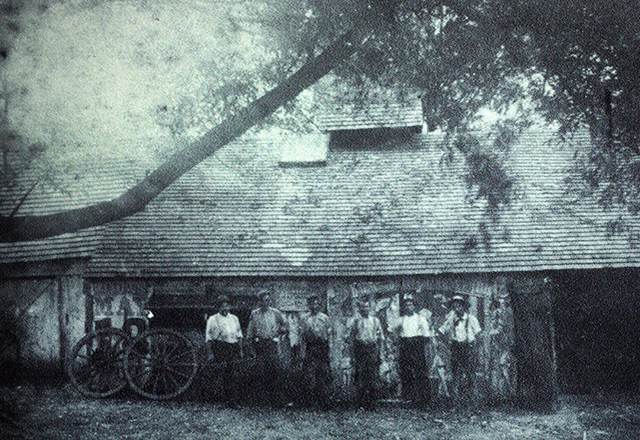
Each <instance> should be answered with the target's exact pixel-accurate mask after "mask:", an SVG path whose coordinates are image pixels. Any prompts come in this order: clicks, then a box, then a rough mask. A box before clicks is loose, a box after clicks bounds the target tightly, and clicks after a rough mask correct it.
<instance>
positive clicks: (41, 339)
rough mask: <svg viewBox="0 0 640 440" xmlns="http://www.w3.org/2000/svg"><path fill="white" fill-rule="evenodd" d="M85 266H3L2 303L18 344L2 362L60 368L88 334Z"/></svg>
mask: <svg viewBox="0 0 640 440" xmlns="http://www.w3.org/2000/svg"><path fill="white" fill-rule="evenodd" d="M82 269H83V263H81V262H68V263H67V264H61V263H60V262H56V263H52V264H49V263H38V264H28V265H21V266H20V267H14V268H13V270H10V269H8V268H4V271H5V272H4V275H3V279H2V280H0V301H1V302H2V308H3V311H4V312H5V313H7V315H6V318H5V319H7V320H8V321H7V322H11V324H10V327H11V328H12V331H13V332H15V335H16V337H17V344H16V346H15V347H9V348H8V349H7V350H5V352H4V353H2V356H3V359H4V360H11V361H16V362H18V363H20V364H22V365H24V366H26V367H37V368H41V367H46V368H53V369H59V368H60V367H61V366H62V362H61V361H62V360H63V359H65V357H66V356H67V355H68V354H69V353H70V352H71V349H72V347H73V344H75V342H77V341H78V340H79V339H80V338H81V337H82V336H83V335H84V332H85V313H86V298H85V295H84V279H83V277H82V275H81V274H82ZM5 275H6V276H5ZM3 324H4V323H3ZM8 358H10V359H8Z"/></svg>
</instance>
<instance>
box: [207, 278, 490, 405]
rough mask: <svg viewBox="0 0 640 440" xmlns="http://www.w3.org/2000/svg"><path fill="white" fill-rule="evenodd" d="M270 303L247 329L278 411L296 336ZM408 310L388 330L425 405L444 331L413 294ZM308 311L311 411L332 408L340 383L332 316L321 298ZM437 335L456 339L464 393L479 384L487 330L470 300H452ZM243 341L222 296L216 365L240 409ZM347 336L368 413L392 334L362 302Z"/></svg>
mask: <svg viewBox="0 0 640 440" xmlns="http://www.w3.org/2000/svg"><path fill="white" fill-rule="evenodd" d="M270 302H271V294H270V292H268V291H262V292H260V294H259V307H258V308H256V309H255V310H253V311H252V313H251V317H250V319H249V325H248V327H247V334H246V337H247V342H248V343H247V347H248V348H249V350H250V351H251V352H252V354H253V356H255V359H256V361H257V371H258V372H259V374H258V383H257V384H256V387H257V388H258V389H257V391H258V393H259V395H261V396H265V397H266V398H268V399H269V401H270V403H271V404H273V405H276V406H282V405H284V404H285V403H286V400H287V398H286V396H285V393H284V374H283V373H284V372H283V369H282V367H281V361H280V355H279V352H278V342H279V340H280V338H282V337H283V336H284V335H286V334H287V333H288V331H289V327H288V323H287V319H286V317H285V316H284V314H283V313H282V312H280V311H279V310H278V309H276V308H274V307H271V305H270ZM401 305H402V307H401V309H402V310H401V313H400V316H399V318H398V319H397V320H395V321H394V322H390V323H389V327H388V331H389V332H393V333H395V334H396V335H397V337H398V355H399V356H398V364H399V373H400V380H401V385H402V395H403V397H404V398H405V399H406V400H409V401H411V402H413V403H414V404H416V405H417V406H419V407H424V406H426V405H428V404H429V402H430V396H431V390H430V387H429V367H428V366H427V362H426V357H425V353H426V350H428V347H429V344H434V347H435V339H434V337H435V336H436V331H434V329H433V328H432V326H431V322H430V319H429V314H424V313H421V312H418V310H417V308H416V306H415V300H414V298H413V297H412V296H410V295H407V296H405V297H404V298H403V300H402V304H401ZM308 308H309V312H308V313H306V314H304V315H303V316H302V317H301V319H300V335H301V339H302V341H303V342H304V347H305V348H304V355H303V360H302V372H303V378H304V385H305V387H306V390H305V393H302V396H304V398H303V399H301V400H302V402H303V403H305V404H306V405H314V406H320V407H322V408H327V407H328V406H329V404H330V388H331V383H332V379H331V369H330V358H329V341H330V339H331V338H332V337H333V331H334V328H333V326H332V324H331V321H330V319H329V317H328V316H327V315H326V314H325V313H323V312H322V311H321V303H320V300H319V298H318V297H315V296H312V297H310V298H308ZM437 331H438V332H439V333H440V334H442V335H447V336H449V337H450V339H451V366H452V376H453V384H454V393H456V394H457V392H458V390H459V389H460V388H461V387H465V386H468V385H469V383H471V381H472V377H473V375H474V374H475V372H474V371H473V368H474V362H473V345H474V342H475V341H476V338H477V336H478V333H479V332H480V325H479V323H478V320H477V319H476V318H475V317H474V316H473V315H471V314H470V313H469V312H468V304H467V302H466V300H465V299H464V298H463V297H462V296H458V295H456V296H454V297H453V298H452V307H451V310H450V311H449V313H448V314H447V316H446V318H445V320H444V323H443V324H442V326H440V327H439V328H438V330H437ZM242 337H243V335H242V330H241V328H240V323H239V321H238V318H237V317H236V316H235V315H233V314H231V313H230V303H229V300H228V298H226V297H223V298H221V299H220V300H219V311H218V313H217V314H215V315H213V316H211V317H210V318H209V319H208V320H207V326H206V341H207V343H208V344H209V345H210V347H211V351H212V353H213V356H214V360H215V362H219V363H221V365H224V368H223V372H222V379H223V382H224V384H225V393H226V400H227V401H228V402H229V404H230V405H232V406H235V405H237V403H238V397H239V394H238V388H239V383H238V374H237V373H238V368H237V366H238V363H239V362H240V360H241V358H242V356H243V353H242ZM344 337H345V342H346V343H347V344H349V345H350V346H351V347H352V348H353V352H352V359H353V365H354V385H355V390H356V403H357V404H358V406H360V407H363V408H372V407H373V406H374V405H375V401H376V388H377V387H376V383H377V382H378V379H379V371H380V361H381V349H382V344H383V342H384V339H385V334H384V332H383V330H382V325H381V322H380V320H379V319H378V317H377V316H375V315H374V314H372V313H371V312H370V309H369V303H368V301H362V300H361V301H358V302H357V307H356V313H355V314H354V316H353V317H351V318H349V319H348V321H347V325H346V330H345V336H344Z"/></svg>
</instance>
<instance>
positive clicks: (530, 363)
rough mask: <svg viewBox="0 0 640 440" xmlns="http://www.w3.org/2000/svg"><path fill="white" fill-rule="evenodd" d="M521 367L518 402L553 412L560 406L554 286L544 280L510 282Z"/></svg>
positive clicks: (517, 351) (517, 352) (531, 278)
mask: <svg viewBox="0 0 640 440" xmlns="http://www.w3.org/2000/svg"><path fill="white" fill-rule="evenodd" d="M509 294H510V297H511V304H512V305H513V317H514V333H515V347H514V355H515V357H516V362H517V368H518V395H517V399H518V403H519V404H520V405H522V406H523V407H525V408H528V409H533V410H535V411H541V412H553V411H556V410H557V406H558V381H557V370H556V356H555V342H554V329H553V315H552V313H551V304H552V301H551V289H550V283H549V280H548V279H547V278H544V277H527V276H525V277H523V278H519V279H516V280H514V281H513V282H511V283H510V286H509Z"/></svg>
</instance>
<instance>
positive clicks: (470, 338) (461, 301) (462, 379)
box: [438, 295, 481, 397]
mask: <svg viewBox="0 0 640 440" xmlns="http://www.w3.org/2000/svg"><path fill="white" fill-rule="evenodd" d="M451 301H452V307H453V310H451V311H450V312H449V313H448V314H447V317H446V318H445V321H444V323H443V324H442V326H440V328H439V329H438V331H439V332H440V333H441V334H443V335H448V336H449V337H450V338H451V374H452V376H453V387H454V388H453V392H454V395H455V396H456V397H459V395H460V393H461V391H467V390H469V389H471V388H472V387H473V385H474V380H473V379H474V375H475V353H474V344H475V341H476V339H477V336H478V334H479V333H480V331H481V328H480V323H479V322H478V319H477V318H476V317H475V316H473V315H472V314H470V313H469V312H468V304H467V301H466V300H465V298H464V297H462V295H455V296H454V297H453V298H452V299H451Z"/></svg>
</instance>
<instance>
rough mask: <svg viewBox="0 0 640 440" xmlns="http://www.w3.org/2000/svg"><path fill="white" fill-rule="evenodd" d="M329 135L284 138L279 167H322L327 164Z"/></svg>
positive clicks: (312, 134)
mask: <svg viewBox="0 0 640 440" xmlns="http://www.w3.org/2000/svg"><path fill="white" fill-rule="evenodd" d="M328 148H329V135H328V134H324V133H305V134H291V135H288V136H284V137H283V138H282V141H281V146H280V161H279V165H280V166H281V167H283V168H291V167H313V166H323V165H326V163H327V150H328Z"/></svg>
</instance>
